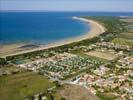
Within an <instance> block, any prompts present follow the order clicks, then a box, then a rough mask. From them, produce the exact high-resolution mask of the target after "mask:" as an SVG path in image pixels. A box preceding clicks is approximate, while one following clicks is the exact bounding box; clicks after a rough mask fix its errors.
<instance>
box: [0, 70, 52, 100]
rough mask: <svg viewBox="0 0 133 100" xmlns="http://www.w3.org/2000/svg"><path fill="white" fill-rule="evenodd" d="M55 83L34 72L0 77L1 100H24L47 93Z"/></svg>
mask: <svg viewBox="0 0 133 100" xmlns="http://www.w3.org/2000/svg"><path fill="white" fill-rule="evenodd" d="M52 86H54V83H52V82H50V81H48V79H47V78H46V77H45V76H41V75H38V74H36V73H33V72H23V73H19V74H15V75H10V76H2V77H0V90H2V91H0V99H1V100H23V99H24V98H26V97H28V96H32V95H34V94H37V93H39V92H46V90H47V89H48V88H50V87H52Z"/></svg>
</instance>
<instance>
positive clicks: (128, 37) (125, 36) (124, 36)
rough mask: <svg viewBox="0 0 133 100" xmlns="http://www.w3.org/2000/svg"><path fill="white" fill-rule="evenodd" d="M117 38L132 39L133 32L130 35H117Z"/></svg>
mask: <svg viewBox="0 0 133 100" xmlns="http://www.w3.org/2000/svg"><path fill="white" fill-rule="evenodd" d="M118 37H119V38H125V39H131V40H132V39H133V32H130V33H121V34H119V35H118Z"/></svg>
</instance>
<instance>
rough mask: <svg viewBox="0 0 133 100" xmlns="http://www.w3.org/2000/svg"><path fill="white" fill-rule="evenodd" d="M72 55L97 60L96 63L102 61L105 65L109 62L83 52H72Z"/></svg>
mask: <svg viewBox="0 0 133 100" xmlns="http://www.w3.org/2000/svg"><path fill="white" fill-rule="evenodd" d="M71 53H72V54H76V55H79V56H82V57H87V58H89V59H93V60H96V61H101V62H104V63H106V62H108V60H106V59H103V58H101V57H95V56H91V55H88V54H86V53H85V52H82V51H72V52H71Z"/></svg>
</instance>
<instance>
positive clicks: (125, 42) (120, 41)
mask: <svg viewBox="0 0 133 100" xmlns="http://www.w3.org/2000/svg"><path fill="white" fill-rule="evenodd" d="M112 42H113V43H114V44H120V45H129V46H133V40H129V39H125V38H115V39H113V40H112Z"/></svg>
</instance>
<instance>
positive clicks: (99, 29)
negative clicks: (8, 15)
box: [0, 17, 106, 57]
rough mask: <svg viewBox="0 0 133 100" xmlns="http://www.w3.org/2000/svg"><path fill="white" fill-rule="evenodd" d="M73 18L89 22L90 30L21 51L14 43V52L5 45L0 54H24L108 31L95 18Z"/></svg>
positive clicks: (89, 37)
mask: <svg viewBox="0 0 133 100" xmlns="http://www.w3.org/2000/svg"><path fill="white" fill-rule="evenodd" d="M73 19H76V20H80V21H83V22H86V23H88V24H89V26H90V31H89V32H87V33H86V34H84V35H81V36H77V37H74V38H69V39H64V40H61V41H57V42H53V43H49V44H47V45H44V46H41V47H39V48H35V49H32V50H20V52H19V50H18V52H17V46H16V48H15V47H14V45H13V48H15V50H14V53H13V51H12V52H11V50H13V49H12V47H11V46H10V47H9V48H11V50H9V53H8V50H6V48H7V45H6V48H5V49H4V46H2V47H3V48H2V50H0V56H2V57H5V56H13V55H18V54H23V53H28V52H33V51H38V50H43V49H48V48H53V47H57V46H61V45H66V44H70V43H72V42H79V41H82V40H85V39H91V38H93V37H95V36H98V35H100V34H102V33H104V32H105V31H106V29H105V27H103V26H102V25H101V24H100V23H98V22H96V21H94V20H89V19H86V18H81V17H73ZM19 46H20V44H19ZM9 48H8V49H9ZM3 51H7V52H6V53H7V54H5V53H4V52H3ZM2 53H3V55H2Z"/></svg>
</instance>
